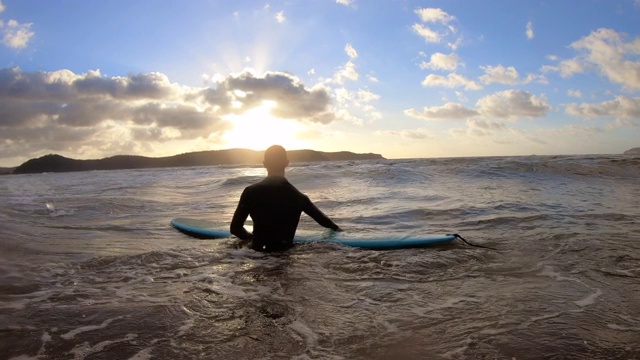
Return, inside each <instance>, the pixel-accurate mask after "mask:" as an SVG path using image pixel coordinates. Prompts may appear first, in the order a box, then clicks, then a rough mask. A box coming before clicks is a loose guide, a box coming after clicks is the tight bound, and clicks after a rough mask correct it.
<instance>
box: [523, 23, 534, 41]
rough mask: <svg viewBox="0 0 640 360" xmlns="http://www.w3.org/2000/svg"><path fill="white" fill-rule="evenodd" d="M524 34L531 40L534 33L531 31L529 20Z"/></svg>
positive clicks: (531, 25) (531, 24)
mask: <svg viewBox="0 0 640 360" xmlns="http://www.w3.org/2000/svg"><path fill="white" fill-rule="evenodd" d="M525 34H526V35H527V39H529V40H531V39H533V38H534V36H535V34H534V33H533V23H532V22H531V21H529V22H528V23H527V27H526V31H525Z"/></svg>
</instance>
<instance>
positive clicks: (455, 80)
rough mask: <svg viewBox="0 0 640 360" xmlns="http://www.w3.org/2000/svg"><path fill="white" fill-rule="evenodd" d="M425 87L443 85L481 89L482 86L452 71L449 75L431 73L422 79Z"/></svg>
mask: <svg viewBox="0 0 640 360" xmlns="http://www.w3.org/2000/svg"><path fill="white" fill-rule="evenodd" d="M422 86H424V87H436V86H442V87H447V88H457V87H464V88H465V89H466V90H480V89H482V86H480V85H478V84H477V83H476V82H475V81H473V80H470V79H467V78H465V77H464V76H462V75H458V74H456V73H451V74H449V75H447V76H446V77H445V76H441V75H436V74H429V75H427V77H425V79H424V80H423V81H422Z"/></svg>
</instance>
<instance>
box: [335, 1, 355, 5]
mask: <svg viewBox="0 0 640 360" xmlns="http://www.w3.org/2000/svg"><path fill="white" fill-rule="evenodd" d="M336 3H337V4H340V5H344V6H351V5H353V4H354V3H355V1H354V0H336Z"/></svg>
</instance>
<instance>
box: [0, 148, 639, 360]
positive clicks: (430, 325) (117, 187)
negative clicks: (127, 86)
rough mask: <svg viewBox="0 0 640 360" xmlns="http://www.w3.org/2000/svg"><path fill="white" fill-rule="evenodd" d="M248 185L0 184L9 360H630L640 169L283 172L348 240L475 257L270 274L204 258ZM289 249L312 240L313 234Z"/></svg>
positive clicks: (251, 170) (363, 254)
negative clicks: (214, 224) (208, 229)
mask: <svg viewBox="0 0 640 360" xmlns="http://www.w3.org/2000/svg"><path fill="white" fill-rule="evenodd" d="M264 174H265V172H264V169H262V168H261V167H258V166H212V167H196V168H169V169H145V170H122V171H94V172H78V173H49V174H34V175H8V176H2V177H0V358H1V359H137V360H142V359H171V360H175V359H467V358H471V359H473V358H483V359H484V358H487V359H488V358H491V359H494V358H497V359H538V358H579V359H611V358H619V359H633V358H640V186H639V184H638V179H639V177H640V157H629V156H531V157H495V158H450V159H414V160H381V161H361V162H327V163H308V164H294V165H293V166H291V167H290V168H289V169H288V173H287V174H288V177H289V179H290V181H291V182H292V183H293V184H294V185H295V186H297V187H298V188H299V189H300V190H301V191H303V192H305V193H306V194H308V195H309V196H310V198H311V199H312V200H313V201H314V202H315V203H316V204H317V205H318V207H319V208H321V209H322V210H323V211H324V212H325V213H326V214H327V215H328V216H330V217H331V218H332V219H333V220H334V221H335V222H336V223H338V224H339V225H340V226H341V227H342V228H344V229H345V230H346V231H348V232H349V233H351V234H354V235H359V236H368V235H371V236H374V235H375V236H376V237H379V236H382V235H385V234H434V233H435V234H438V233H459V234H460V235H462V236H463V237H464V238H465V239H467V241H469V242H471V243H474V244H478V245H483V246H488V247H491V248H494V249H496V250H491V249H486V248H479V247H472V246H468V245H466V244H464V243H462V242H460V241H456V242H454V243H452V244H449V245H445V246H437V247H426V248H416V249H401V250H393V251H372V250H364V249H356V248H350V247H345V246H340V245H332V244H319V243H317V244H308V245H300V246H297V247H295V248H294V249H292V250H290V251H288V252H286V253H282V254H262V253H257V252H254V251H252V250H249V249H245V248H240V249H238V248H236V246H235V245H236V241H235V240H233V239H223V240H199V239H194V238H189V237H187V236H185V235H183V234H181V233H178V232H177V231H175V230H174V229H172V228H171V227H170V225H169V221H170V220H171V219H172V218H174V217H196V218H204V219H209V220H215V221H219V223H220V224H221V226H225V227H226V226H228V223H229V221H230V218H231V216H232V214H233V211H234V210H235V206H236V204H237V200H238V197H239V195H240V193H241V191H242V190H243V189H244V187H246V186H247V185H249V184H252V183H254V182H257V181H259V180H260V179H261V178H262V177H263V176H264ZM300 229H301V231H311V232H313V231H318V232H321V231H323V229H322V228H320V227H319V226H318V225H317V224H315V223H314V222H313V221H312V220H311V219H309V218H308V217H307V216H306V215H303V216H302V219H301V224H300Z"/></svg>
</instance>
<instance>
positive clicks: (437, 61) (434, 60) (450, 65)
mask: <svg viewBox="0 0 640 360" xmlns="http://www.w3.org/2000/svg"><path fill="white" fill-rule="evenodd" d="M459 61H460V59H459V58H458V55H456V54H453V53H452V54H449V55H446V54H443V53H440V52H436V53H433V54H431V58H430V59H429V62H426V61H423V62H422V63H421V64H420V68H421V69H431V70H449V71H454V70H456V69H457V68H458V65H459Z"/></svg>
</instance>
